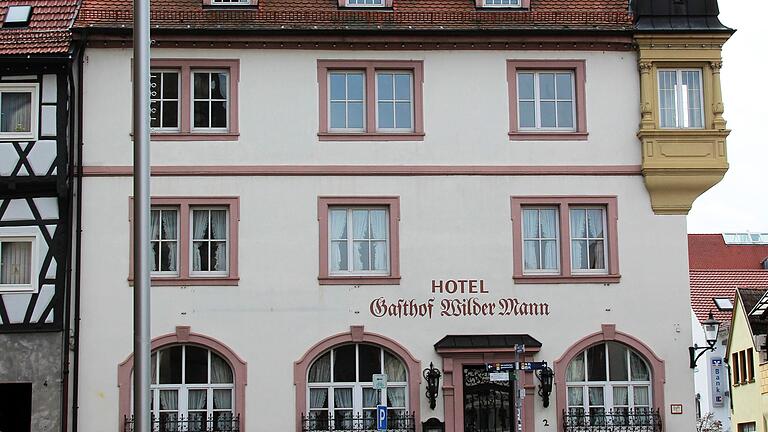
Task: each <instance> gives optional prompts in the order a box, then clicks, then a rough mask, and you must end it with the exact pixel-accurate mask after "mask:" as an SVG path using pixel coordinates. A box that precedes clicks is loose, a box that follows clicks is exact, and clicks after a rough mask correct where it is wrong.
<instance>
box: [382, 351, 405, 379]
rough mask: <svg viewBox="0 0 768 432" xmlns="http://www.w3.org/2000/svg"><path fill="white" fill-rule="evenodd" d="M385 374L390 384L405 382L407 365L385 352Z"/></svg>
mask: <svg viewBox="0 0 768 432" xmlns="http://www.w3.org/2000/svg"><path fill="white" fill-rule="evenodd" d="M384 373H386V374H387V381H389V382H405V380H406V376H405V365H404V364H403V362H401V361H400V359H398V358H397V357H395V356H393V355H392V354H390V353H388V352H386V351H384Z"/></svg>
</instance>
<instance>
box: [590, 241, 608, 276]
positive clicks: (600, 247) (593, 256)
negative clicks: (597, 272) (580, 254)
mask: <svg viewBox="0 0 768 432" xmlns="http://www.w3.org/2000/svg"><path fill="white" fill-rule="evenodd" d="M589 268H590V269H604V268H605V244H604V242H603V241H602V240H590V241H589Z"/></svg>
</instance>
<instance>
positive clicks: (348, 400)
mask: <svg viewBox="0 0 768 432" xmlns="http://www.w3.org/2000/svg"><path fill="white" fill-rule="evenodd" d="M352 347H353V348H354V345H352ZM333 405H334V407H335V408H352V389H351V388H337V389H334V390H333Z"/></svg>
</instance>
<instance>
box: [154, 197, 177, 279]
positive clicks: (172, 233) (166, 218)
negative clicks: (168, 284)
mask: <svg viewBox="0 0 768 432" xmlns="http://www.w3.org/2000/svg"><path fill="white" fill-rule="evenodd" d="M162 215H163V216H162V223H163V238H164V239H175V238H176V230H177V228H176V219H177V218H176V212H175V211H164V212H162ZM153 238H154V237H153ZM165 245H166V246H167V249H166V250H165V253H166V257H165V261H166V262H167V264H168V266H167V267H168V271H176V243H175V242H174V243H171V242H165ZM161 256H162V255H161ZM161 267H162V263H161Z"/></svg>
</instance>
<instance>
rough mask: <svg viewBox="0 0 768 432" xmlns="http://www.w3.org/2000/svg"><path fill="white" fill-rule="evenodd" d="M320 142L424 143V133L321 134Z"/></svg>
mask: <svg viewBox="0 0 768 432" xmlns="http://www.w3.org/2000/svg"><path fill="white" fill-rule="evenodd" d="M317 136H318V138H319V139H320V141H424V132H406V133H337V132H319V133H318V134H317Z"/></svg>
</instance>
